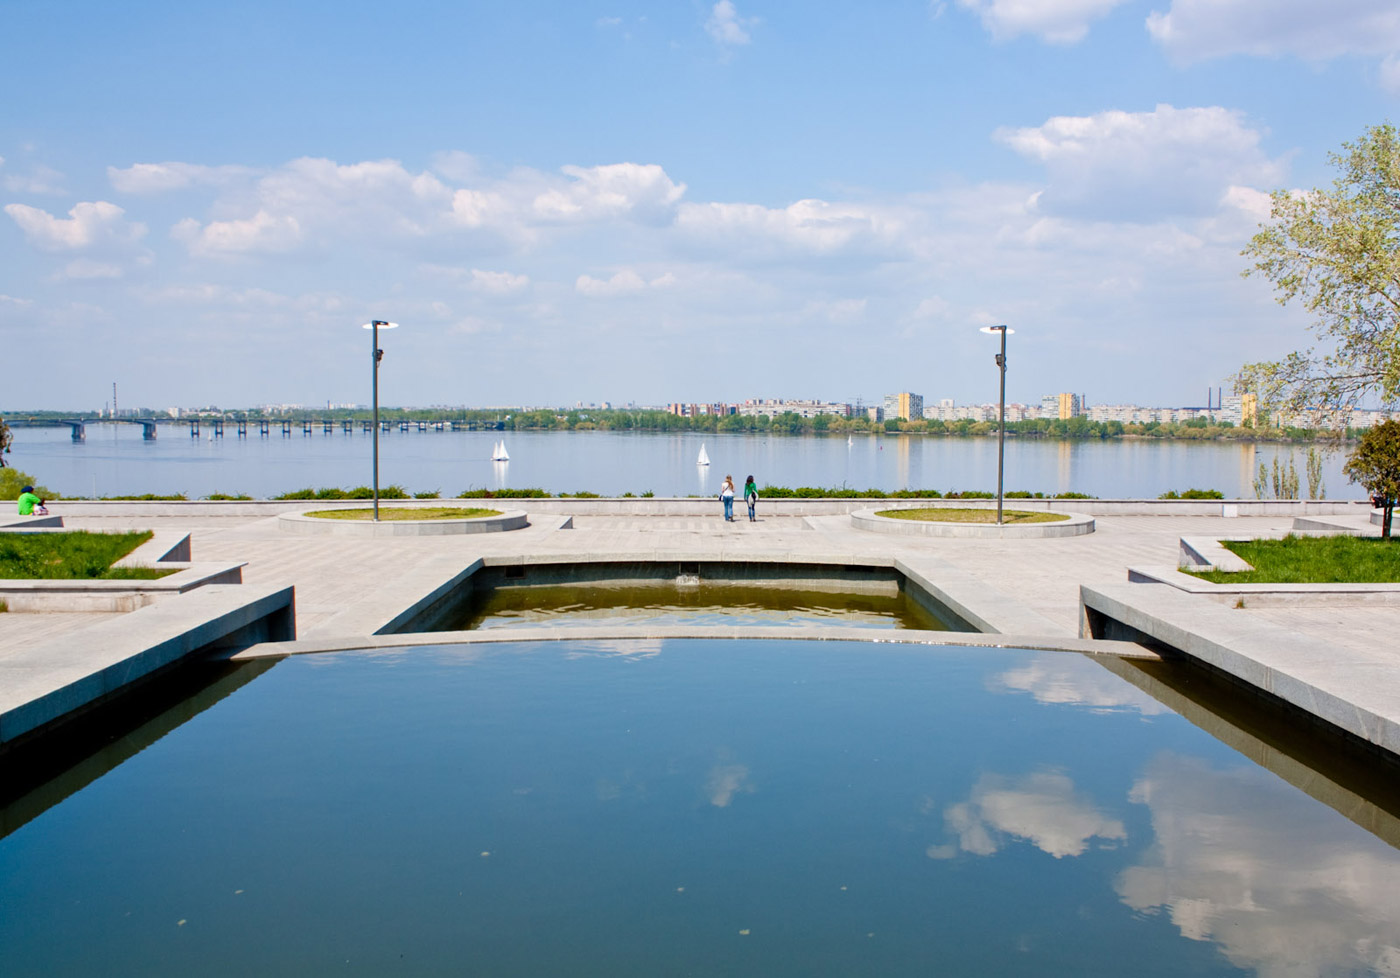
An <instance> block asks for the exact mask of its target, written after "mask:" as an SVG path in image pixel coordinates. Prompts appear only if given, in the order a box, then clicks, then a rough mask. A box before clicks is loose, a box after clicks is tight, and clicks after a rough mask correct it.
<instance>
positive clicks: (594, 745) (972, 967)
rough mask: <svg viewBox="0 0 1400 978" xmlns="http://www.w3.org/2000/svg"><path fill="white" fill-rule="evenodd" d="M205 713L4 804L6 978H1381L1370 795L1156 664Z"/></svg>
mask: <svg viewBox="0 0 1400 978" xmlns="http://www.w3.org/2000/svg"><path fill="white" fill-rule="evenodd" d="M209 668H210V669H211V670H213V669H215V668H217V667H214V666H210V667H209ZM224 668H225V669H226V668H227V667H224ZM211 683H212V684H215V685H216V686H217V691H216V692H215V693H212V694H209V695H205V696H204V698H203V700H201V701H200V703H199V706H198V709H202V712H197V711H196V710H190V709H187V710H186V712H185V715H184V716H180V715H178V711H176V715H171V711H166V713H163V714H161V716H159V717H156V718H153V719H152V720H150V721H148V722H147V723H146V724H145V725H144V726H143V727H142V728H141V733H140V734H139V736H137V735H133V736H136V740H135V741H134V743H133V745H132V747H131V749H130V750H123V751H119V752H118V754H117V755H115V756H113V757H112V758H111V761H112V764H114V765H115V766H112V767H110V769H108V770H106V771H105V773H102V772H101V771H99V770H96V769H93V770H89V771H87V772H86V773H85V774H84V776H83V777H80V778H77V779H71V778H70V780H69V781H68V782H67V784H66V787H61V788H58V787H54V786H52V785H50V786H41V787H39V788H37V789H36V792H38V793H40V794H43V793H45V792H47V795H46V796H45V800H44V801H43V802H42V803H39V802H36V800H35V792H30V793H28V794H26V795H25V796H23V797H21V798H19V799H17V800H13V801H12V802H11V804H10V805H9V806H7V810H6V813H5V815H6V820H5V823H4V824H5V825H6V826H8V827H9V828H10V831H9V832H8V834H7V835H6V836H5V837H4V838H3V839H0V974H4V975H6V976H7V978H14V976H28V975H98V974H100V975H166V974H170V975H188V974H200V975H250V974H288V975H303V974H320V973H329V972H334V973H337V974H347V975H384V974H395V975H438V974H444V975H446V974H452V975H459V974H468V975H493V976H496V975H509V976H516V975H519V976H524V975H550V974H560V975H562V974H567V975H610V976H617V975H625V976H630V975H638V976H641V975H648V976H650V975H687V974H693V975H766V976H767V975H777V976H783V975H882V976H883V975H919V976H925V975H933V974H952V975H978V974H983V975H992V974H995V975H1037V976H1043V975H1076V976H1077V975H1099V974H1101V975H1125V974H1132V975H1172V976H1177V975H1188V974H1189V975H1217V974H1261V975H1284V974H1286V975H1293V976H1299V975H1324V974H1368V973H1379V974H1393V973H1396V970H1397V969H1398V968H1400V852H1397V850H1395V849H1394V848H1392V847H1391V846H1390V845H1388V844H1386V843H1385V842H1384V841H1382V840H1381V839H1380V838H1378V837H1377V835H1375V834H1373V833H1372V832H1368V831H1366V829H1364V828H1362V827H1361V825H1360V824H1358V823H1363V824H1369V825H1371V826H1372V827H1373V828H1374V827H1375V826H1385V827H1390V826H1393V824H1394V823H1395V817H1394V811H1393V806H1391V807H1387V806H1389V805H1390V796H1389V795H1386V791H1387V790H1389V789H1385V788H1382V789H1381V790H1380V794H1381V795H1382V796H1385V797H1384V799H1383V800H1382V802H1381V803H1377V802H1376V801H1375V800H1374V799H1373V798H1372V797H1370V796H1369V795H1368V789H1366V788H1365V786H1360V785H1357V784H1355V783H1354V779H1353V780H1352V781H1348V780H1346V779H1345V778H1344V779H1342V780H1343V782H1345V783H1344V784H1343V785H1342V787H1343V788H1344V789H1345V790H1346V791H1348V792H1351V794H1349V795H1348V796H1347V797H1349V798H1359V799H1360V800H1359V801H1357V802H1356V803H1355V804H1351V803H1348V810H1347V814H1346V815H1343V814H1341V813H1339V812H1338V811H1337V810H1336V809H1335V808H1334V807H1331V806H1330V805H1329V804H1324V803H1323V802H1322V801H1319V800H1318V797H1324V795H1323V794H1322V793H1321V792H1320V791H1319V790H1318V789H1316V788H1315V787H1314V786H1313V785H1312V784H1311V782H1312V781H1314V780H1316V775H1315V774H1313V775H1309V774H1307V773H1304V768H1302V767H1300V766H1298V764H1297V761H1296V760H1295V758H1294V757H1293V756H1291V755H1289V756H1283V754H1284V752H1282V751H1280V750H1278V749H1276V748H1274V747H1269V748H1268V749H1260V750H1259V751H1258V753H1259V756H1260V757H1261V759H1263V760H1264V761H1265V763H1266V764H1268V765H1269V766H1268V767H1261V766H1259V765H1258V764H1256V763H1254V762H1253V761H1251V760H1250V759H1249V758H1248V757H1246V754H1248V753H1254V752H1255V749H1256V747H1255V745H1259V744H1265V743H1267V742H1268V737H1269V736H1272V735H1269V734H1267V733H1263V734H1260V733H1255V732H1251V731H1253V730H1254V724H1252V723H1251V722H1247V721H1244V720H1240V721H1237V722H1232V723H1231V724H1230V733H1229V734H1228V736H1226V738H1225V739H1217V738H1216V737H1212V736H1210V735H1209V734H1208V733H1206V732H1205V731H1204V730H1203V729H1202V726H1204V725H1206V724H1205V723H1204V722H1203V721H1201V720H1200V718H1192V720H1190V721H1188V720H1187V719H1186V718H1184V717H1183V716H1182V715H1180V714H1178V713H1177V712H1174V711H1173V710H1172V709H1170V708H1169V707H1168V706H1167V705H1165V703H1166V702H1171V701H1172V697H1174V696H1178V695H1184V694H1181V693H1180V689H1181V687H1180V685H1179V684H1175V682H1174V679H1173V677H1172V676H1170V675H1168V674H1167V672H1166V671H1164V670H1162V669H1156V670H1153V669H1147V670H1141V671H1135V667H1133V666H1132V665H1131V664H1128V663H1126V662H1120V661H1118V660H1113V661H1112V663H1111V664H1110V666H1109V667H1106V666H1105V665H1104V664H1101V663H1100V662H1099V661H1096V660H1092V659H1088V658H1082V657H1079V656H1075V655H1070V654H1054V653H1030V652H1023V651H1017V650H992V649H962V648H930V647H917V646H898V645H889V644H880V643H875V642H862V643H849V642H798V641H747V642H743V641H717V640H703V641H700V640H694V641H670V642H664V643H661V642H650V641H643V640H628V641H619V642H607V643H603V642H582V641H560V642H548V643H538V644H534V643H522V644H516V643H505V644H499V645H480V646H438V647H429V648H419V649H413V650H409V651H402V652H393V653H364V652H362V653H341V654H335V655H318V656H303V657H298V658H290V659H286V660H283V661H281V662H278V663H277V664H276V665H274V666H273V667H272V668H270V669H266V671H264V672H261V674H256V673H247V674H242V675H239V676H229V675H227V674H226V672H225V673H219V674H217V675H216V676H215V677H214V678H213V679H211ZM1159 688H1160V689H1162V690H1165V692H1163V693H1162V695H1161V696H1157V695H1149V692H1148V691H1154V694H1155V692H1156V691H1157V690H1158V689H1159ZM1182 702H1183V703H1185V702H1186V700H1185V699H1183V700H1182ZM1192 702H1194V701H1192ZM1188 715H1189V712H1188ZM181 721H183V722H181ZM1222 722H1223V721H1222ZM1198 724H1200V725H1198ZM1227 742H1228V743H1229V744H1230V745H1229V746H1227ZM1242 751H1243V753H1242ZM1280 757H1282V761H1281V762H1280V761H1279V758H1280ZM1290 765H1292V766H1290ZM1295 767H1297V770H1295V769H1294V768H1295ZM1276 771H1279V772H1282V775H1281V774H1280V773H1275V772H1276ZM1363 780H1364V779H1363ZM1295 784H1304V785H1305V787H1306V789H1307V790H1306V791H1305V790H1300V789H1299V787H1295ZM1358 792H1359V794H1358ZM1315 796H1316V797H1315ZM16 807H19V808H21V809H23V813H24V817H14V811H13V810H14V809H15V808H16ZM1385 831H1390V829H1389V828H1386V829H1385ZM1382 834H1384V832H1382Z"/></svg>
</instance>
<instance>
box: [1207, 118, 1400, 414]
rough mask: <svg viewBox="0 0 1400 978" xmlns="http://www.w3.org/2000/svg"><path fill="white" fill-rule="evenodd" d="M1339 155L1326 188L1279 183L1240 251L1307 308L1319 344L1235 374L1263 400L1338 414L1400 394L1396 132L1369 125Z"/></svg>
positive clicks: (1399, 152)
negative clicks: (1266, 215) (1263, 218)
mask: <svg viewBox="0 0 1400 978" xmlns="http://www.w3.org/2000/svg"><path fill="white" fill-rule="evenodd" d="M1343 149H1344V150H1345V152H1344V153H1331V154H1328V158H1329V160H1330V162H1331V163H1332V165H1333V166H1334V167H1336V168H1337V169H1338V170H1340V171H1341V172H1340V175H1339V176H1338V177H1337V179H1336V180H1335V181H1334V182H1333V185H1332V189H1331V190H1311V191H1307V192H1304V193H1297V192H1291V191H1288V190H1275V191H1274V193H1273V209H1272V213H1271V215H1270V219H1269V222H1268V223H1267V224H1262V225H1260V230H1259V232H1258V233H1257V234H1256V235H1254V237H1253V238H1251V239H1250V242H1249V244H1248V245H1247V246H1246V247H1245V249H1244V251H1243V252H1242V253H1241V254H1243V255H1244V256H1245V257H1247V258H1251V259H1253V261H1254V264H1253V266H1252V267H1251V268H1249V269H1247V270H1246V271H1245V272H1244V274H1245V276H1246V277H1248V276H1251V275H1262V276H1264V277H1265V278H1267V279H1268V280H1269V281H1270V282H1272V283H1273V284H1274V289H1275V291H1276V292H1277V293H1278V301H1279V304H1280V305H1287V304H1288V303H1289V302H1292V301H1294V300H1297V301H1299V302H1301V303H1302V304H1303V306H1304V307H1305V308H1306V309H1307V310H1308V312H1309V313H1311V314H1312V316H1313V323H1312V325H1311V326H1310V327H1309V328H1310V329H1311V330H1312V331H1313V332H1314V333H1315V334H1316V336H1317V338H1318V340H1319V346H1318V347H1313V348H1309V349H1307V350H1304V351H1300V352H1295V353H1290V354H1289V355H1288V356H1287V357H1285V358H1284V359H1283V360H1279V361H1275V362H1263V363H1251V364H1246V365H1245V366H1244V367H1242V368H1241V370H1240V372H1239V374H1238V375H1237V376H1236V378H1235V389H1236V390H1237V391H1238V392H1240V393H1248V392H1253V393H1255V394H1258V395H1259V398H1260V401H1261V402H1262V403H1261V407H1269V408H1274V409H1277V408H1284V409H1287V410H1293V411H1301V410H1312V411H1317V412H1322V413H1335V412H1339V411H1341V410H1343V409H1345V408H1349V407H1352V406H1355V405H1356V404H1358V403H1359V402H1361V401H1362V399H1363V398H1366V397H1367V396H1368V395H1379V397H1380V399H1381V400H1382V401H1383V402H1384V403H1385V404H1387V405H1388V404H1391V403H1394V402H1395V401H1396V400H1397V398H1398V397H1400V356H1397V354H1398V353H1400V134H1397V131H1396V129H1395V127H1394V126H1392V125H1389V124H1386V125H1380V126H1372V127H1371V128H1369V129H1367V130H1366V132H1365V133H1364V134H1363V135H1362V137H1361V138H1360V139H1359V140H1357V141H1356V142H1355V143H1344V144H1343Z"/></svg>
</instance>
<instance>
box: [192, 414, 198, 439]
mask: <svg viewBox="0 0 1400 978" xmlns="http://www.w3.org/2000/svg"><path fill="white" fill-rule="evenodd" d="M190 437H191V438H198V437H199V420H198V419H197V418H196V419H193V420H191V421H190Z"/></svg>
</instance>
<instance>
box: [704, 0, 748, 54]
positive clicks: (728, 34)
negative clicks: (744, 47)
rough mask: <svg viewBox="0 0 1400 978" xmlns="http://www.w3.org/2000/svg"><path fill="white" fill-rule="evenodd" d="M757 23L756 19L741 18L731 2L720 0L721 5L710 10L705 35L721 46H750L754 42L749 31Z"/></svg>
mask: <svg viewBox="0 0 1400 978" xmlns="http://www.w3.org/2000/svg"><path fill="white" fill-rule="evenodd" d="M757 23H758V19H757V18H756V17H740V16H739V11H738V10H736V9H735V8H734V4H733V3H731V2H730V0H719V3H717V4H715V5H714V6H713V7H711V8H710V16H709V19H707V20H706V21H705V33H706V34H709V35H710V37H712V38H714V40H715V43H717V44H720V45H726V46H733V45H739V44H748V43H749V42H750V41H751V40H753V38H752V36H751V35H750V34H749V31H750V30H751V29H752V28H753V27H754V25H755V24H757Z"/></svg>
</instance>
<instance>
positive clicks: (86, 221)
mask: <svg viewBox="0 0 1400 978" xmlns="http://www.w3.org/2000/svg"><path fill="white" fill-rule="evenodd" d="M5 213H6V214H8V215H10V217H11V218H12V219H13V220H14V222H15V223H16V224H18V225H19V226H20V229H21V230H22V231H23V232H24V235H25V237H26V238H27V239H28V240H29V243H30V244H32V245H34V246H35V247H36V248H39V249H41V250H43V251H83V250H86V249H89V248H95V247H100V246H103V245H111V246H121V245H126V244H130V243H132V242H135V241H138V240H140V239H141V237H143V236H144V235H145V233H146V225H144V224H141V223H138V222H132V221H127V220H125V219H124V216H123V215H125V214H126V211H124V210H122V209H121V208H120V207H118V206H117V205H116V204H112V203H109V202H107V201H105V200H97V201H85V202H83V203H80V204H75V205H74V206H73V208H72V209H71V210H70V211H69V212H68V217H67V218H61V217H55V216H54V215H52V214H50V213H49V212H48V211H44V210H40V209H39V208H37V207H30V206H28V205H26V204H6V205H5Z"/></svg>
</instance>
